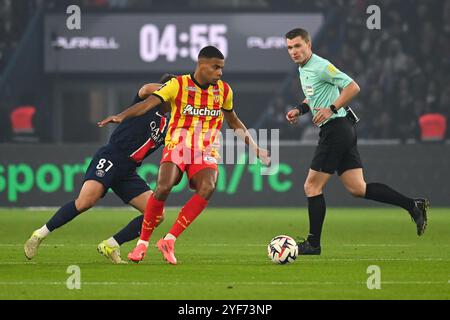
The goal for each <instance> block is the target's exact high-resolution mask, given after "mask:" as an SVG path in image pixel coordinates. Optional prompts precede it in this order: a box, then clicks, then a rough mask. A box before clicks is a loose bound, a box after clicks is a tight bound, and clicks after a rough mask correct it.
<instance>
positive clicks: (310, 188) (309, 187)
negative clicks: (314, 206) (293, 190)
mask: <svg viewBox="0 0 450 320" xmlns="http://www.w3.org/2000/svg"><path fill="white" fill-rule="evenodd" d="M303 188H304V190H305V194H306V196H307V197H314V196H317V195H319V194H321V193H322V188H318V187H317V186H315V185H314V184H312V183H310V182H308V181H307V182H305V185H304V186H303Z"/></svg>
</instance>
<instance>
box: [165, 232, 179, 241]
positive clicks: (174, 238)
mask: <svg viewBox="0 0 450 320" xmlns="http://www.w3.org/2000/svg"><path fill="white" fill-rule="evenodd" d="M164 240H173V241H176V240H177V237H175V236H174V235H173V234H171V233H168V234H166V236H165V237H164Z"/></svg>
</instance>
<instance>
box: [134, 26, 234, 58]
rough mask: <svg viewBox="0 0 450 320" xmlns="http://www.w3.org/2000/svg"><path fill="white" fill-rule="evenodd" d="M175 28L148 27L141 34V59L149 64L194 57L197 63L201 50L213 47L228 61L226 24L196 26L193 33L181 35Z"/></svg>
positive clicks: (144, 27)
mask: <svg viewBox="0 0 450 320" xmlns="http://www.w3.org/2000/svg"><path fill="white" fill-rule="evenodd" d="M177 31H178V30H177V26H176V25H175V24H167V25H166V26H164V28H163V29H160V28H159V27H158V26H156V25H154V24H146V25H144V26H143V27H142V28H141V31H140V33H139V39H140V48H139V53H140V57H141V59H142V60H143V61H145V62H153V61H156V60H157V59H158V58H160V57H164V58H165V59H166V61H168V62H173V61H175V60H176V59H177V58H178V57H181V58H187V57H190V58H191V59H192V60H193V61H197V55H198V52H199V51H200V49H201V48H203V47H205V46H208V45H212V46H215V47H217V48H218V49H219V50H220V51H221V52H222V53H223V54H224V56H225V57H226V56H227V54H228V40H227V26H226V25H224V24H192V25H190V27H189V32H180V33H178V32H177Z"/></svg>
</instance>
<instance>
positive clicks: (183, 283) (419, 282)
mask: <svg viewBox="0 0 450 320" xmlns="http://www.w3.org/2000/svg"><path fill="white" fill-rule="evenodd" d="M195 284H200V285H201V283H199V282H134V281H132V282H81V285H91V286H123V285H131V286H154V285H161V286H167V285H173V286H176V285H195ZM209 284H213V285H250V286H253V285H273V286H301V285H303V286H304V285H349V284H355V285H360V284H363V285H365V284H366V282H364V281H363V282H333V281H324V282H320V281H305V282H301V281H298V282H209ZM381 284H384V285H417V284H432V285H442V284H447V283H446V282H443V281H382V282H381ZM0 285H16V286H22V285H64V286H65V285H66V282H62V281H42V282H39V281H36V282H32V281H2V282H0Z"/></svg>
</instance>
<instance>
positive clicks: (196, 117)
mask: <svg viewBox="0 0 450 320" xmlns="http://www.w3.org/2000/svg"><path fill="white" fill-rule="evenodd" d="M153 94H154V95H155V96H157V97H159V98H160V99H161V100H163V101H164V102H170V104H171V109H172V111H171V117H170V122H169V125H168V130H167V135H166V140H165V145H166V147H168V146H169V147H170V146H175V145H177V144H179V143H180V142H182V141H184V142H185V143H186V146H187V147H189V148H192V149H194V150H201V151H204V150H205V149H206V148H207V147H208V146H211V145H212V144H213V142H214V141H215V139H216V136H217V134H218V132H219V131H220V128H221V127H222V122H223V111H222V110H225V111H232V110H233V91H232V90H231V87H230V86H229V85H228V84H227V83H226V82H225V81H222V80H219V81H218V82H217V84H216V85H209V86H207V87H206V86H205V87H201V86H200V85H199V84H198V83H197V81H195V79H194V76H193V75H191V74H186V75H182V76H178V77H176V78H173V79H171V80H170V81H168V82H166V83H165V84H163V85H162V86H161V88H159V89H158V90H157V91H155V92H154V93H153ZM197 148H199V149H197Z"/></svg>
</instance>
